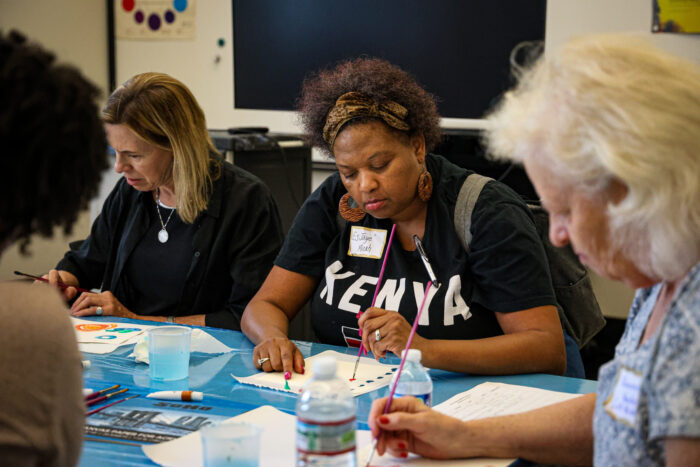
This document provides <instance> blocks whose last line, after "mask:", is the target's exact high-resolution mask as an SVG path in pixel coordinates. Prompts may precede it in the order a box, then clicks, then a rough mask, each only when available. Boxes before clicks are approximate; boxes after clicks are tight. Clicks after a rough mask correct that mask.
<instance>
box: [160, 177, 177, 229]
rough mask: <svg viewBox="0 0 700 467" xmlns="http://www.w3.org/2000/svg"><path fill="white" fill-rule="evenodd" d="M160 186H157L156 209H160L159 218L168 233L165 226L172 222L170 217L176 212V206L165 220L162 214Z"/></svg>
mask: <svg viewBox="0 0 700 467" xmlns="http://www.w3.org/2000/svg"><path fill="white" fill-rule="evenodd" d="M159 204H160V188H156V211H158V219H160V225H161V226H162V227H163V230H164V231H165V232H166V233H167V230H166V228H165V226H166V225H168V222H170V218H171V217H173V213H174V212H175V208H173V209H171V210H170V215H169V216H168V219H167V220H166V221H165V223H164V222H163V217H162V216H161V215H160V207H159Z"/></svg>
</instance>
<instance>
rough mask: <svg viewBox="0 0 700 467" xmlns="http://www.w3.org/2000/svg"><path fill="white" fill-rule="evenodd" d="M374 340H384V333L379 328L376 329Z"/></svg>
mask: <svg viewBox="0 0 700 467" xmlns="http://www.w3.org/2000/svg"><path fill="white" fill-rule="evenodd" d="M374 340H375V341H377V342H379V341H380V340H382V334H381V333H380V332H379V329H375V330H374Z"/></svg>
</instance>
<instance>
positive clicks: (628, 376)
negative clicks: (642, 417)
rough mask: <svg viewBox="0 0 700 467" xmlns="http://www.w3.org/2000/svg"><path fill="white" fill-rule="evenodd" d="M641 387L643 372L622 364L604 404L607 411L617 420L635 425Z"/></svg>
mask: <svg viewBox="0 0 700 467" xmlns="http://www.w3.org/2000/svg"><path fill="white" fill-rule="evenodd" d="M641 387H642V374H641V373H639V372H637V371H634V370H632V369H630V368H626V367H624V366H621V367H620V369H619V370H618V371H617V376H616V378H615V384H614V385H613V390H612V393H611V394H610V397H608V400H606V401H605V403H604V404H603V406H604V407H605V411H606V412H608V414H610V416H611V417H613V418H614V419H615V420H617V421H619V422H622V423H624V424H625V425H628V426H631V427H634V419H635V417H636V416H637V406H638V405H639V391H640V390H641Z"/></svg>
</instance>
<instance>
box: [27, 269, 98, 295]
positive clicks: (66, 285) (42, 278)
mask: <svg viewBox="0 0 700 467" xmlns="http://www.w3.org/2000/svg"><path fill="white" fill-rule="evenodd" d="M15 275H17V276H24V277H29V278H30V279H34V280H35V281H41V282H48V281H49V280H48V279H46V278H44V277H39V276H34V275H32V274H26V273H24V272H19V271H15ZM56 285H57V286H58V287H60V288H62V289H67V288H68V287H75V290H77V291H78V292H90V291H89V290H88V289H83V288H81V287H77V286H75V285H68V284H64V283H63V282H59V283H58V284H56Z"/></svg>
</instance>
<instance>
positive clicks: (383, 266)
mask: <svg viewBox="0 0 700 467" xmlns="http://www.w3.org/2000/svg"><path fill="white" fill-rule="evenodd" d="M395 231H396V224H394V225H393V226H392V227H391V234H389V243H387V245H386V253H384V261H382V268H381V269H380V270H379V277H378V278H377V286H376V287H375V288H374V296H373V297H372V304H371V305H370V308H371V307H374V303H375V302H376V301H377V295H378V294H379V288H380V287H381V285H382V276H384V268H386V260H387V258H388V257H389V250H391V242H392V240H393V239H394V232H395ZM363 350H365V347H364V345H363V344H362V341H360V351H359V352H357V360H355V368H354V369H353V370H352V378H350V380H351V381H352V380H354V379H355V374H356V373H357V366H358V365H359V364H360V357H361V356H362V351H363Z"/></svg>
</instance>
